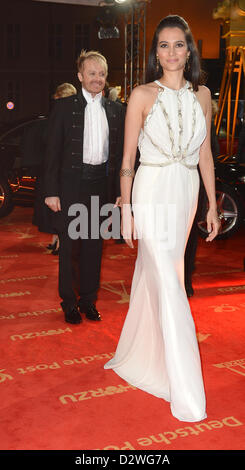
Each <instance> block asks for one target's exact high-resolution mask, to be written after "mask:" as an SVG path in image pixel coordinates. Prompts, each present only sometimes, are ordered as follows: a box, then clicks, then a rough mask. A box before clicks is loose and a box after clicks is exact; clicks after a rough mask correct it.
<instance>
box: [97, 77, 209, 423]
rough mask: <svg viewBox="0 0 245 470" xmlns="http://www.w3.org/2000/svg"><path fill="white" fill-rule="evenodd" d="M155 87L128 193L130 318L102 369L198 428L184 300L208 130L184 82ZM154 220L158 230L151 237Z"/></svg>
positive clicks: (200, 393) (191, 332) (194, 356)
mask: <svg viewBox="0 0 245 470" xmlns="http://www.w3.org/2000/svg"><path fill="white" fill-rule="evenodd" d="M156 83H157V84H158V86H159V89H158V96H157V99H156V102H155V103H154V105H153V107H152V109H151V111H150V113H149V115H148V116H147V118H146V121H145V124H144V129H142V130H141V134H140V137H139V149H140V155H141V156H140V162H141V165H140V167H139V168H138V171H137V173H136V176H135V180H134V185H133V194H132V202H133V211H134V218H135V227H136V232H137V234H138V238H139V240H138V255H137V260H136V264H135V271H134V276H133V281H132V287H131V296H130V304H129V310H128V314H127V317H126V319H125V323H124V326H123V329H122V332H121V336H120V340H119V343H118V346H117V350H116V353H115V356H114V358H113V359H111V360H110V361H109V362H107V363H106V364H105V366H104V367H105V369H113V370H114V371H115V372H116V373H117V374H118V375H119V376H120V377H122V378H123V379H125V380H126V381H127V382H128V383H130V384H132V385H134V386H136V387H138V388H139V389H141V390H144V391H146V392H148V393H151V394H152V395H155V396H156V397H159V398H163V399H164V400H167V401H169V402H170V403H171V412H172V414H173V415H174V416H175V417H176V418H177V419H179V420H180V421H201V420H203V419H204V418H206V413H205V406H206V402H205V392H204V387H203V379H202V372H201V363H200V356H199V349H198V343H197V338H196V331H195V325H194V322H193V318H192V315H191V311H190V307H189V302H188V299H187V296H186V293H185V286H184V252H185V246H186V242H187V239H188V235H189V231H190V228H191V225H192V222H193V218H194V215H195V211H196V206H197V198H198V191H199V175H198V171H197V168H196V167H197V164H198V160H199V149H200V145H201V144H202V142H203V141H204V139H205V137H206V122H205V117H204V114H203V111H202V108H201V105H200V103H199V102H198V100H197V98H196V96H195V93H194V92H193V89H192V86H191V84H190V83H189V82H186V84H185V86H184V87H183V88H181V89H180V90H172V89H170V88H167V87H165V86H163V85H162V84H161V83H160V82H158V81H156ZM154 209H156V211H155V212H154ZM154 214H157V218H158V222H159V218H160V220H161V222H163V228H162V231H161V230H160V229H158V232H157V234H156V230H155V231H154V230H153V232H151V231H150V232H151V234H150V235H149V233H148V232H149V228H150V227H153V226H154V223H155V222H156V219H155V218H154V217H155V215H154ZM171 216H173V217H172V219H171ZM171 220H172V228H171V230H170V234H169V232H168V227H167V225H168V223H171ZM169 221H170V222H169ZM174 221H175V222H176V223H174ZM170 226H171V224H170ZM152 233H153V235H152ZM154 234H155V235H154ZM175 239H176V240H175Z"/></svg>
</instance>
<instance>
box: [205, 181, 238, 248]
mask: <svg viewBox="0 0 245 470" xmlns="http://www.w3.org/2000/svg"><path fill="white" fill-rule="evenodd" d="M216 201H217V210H218V215H219V218H220V220H221V227H220V231H219V235H217V237H216V239H220V240H221V239H225V238H229V237H231V236H232V235H233V233H235V232H236V231H237V230H238V228H239V227H240V225H241V222H242V212H243V209H242V205H241V203H240V200H239V198H238V196H237V194H236V191H235V190H234V189H233V188H231V187H230V186H229V185H227V184H224V183H222V182H221V181H216ZM204 204H205V206H206V210H205V211H203V212H206V213H207V207H208V204H207V198H205V203H204ZM198 229H199V234H200V236H201V237H202V238H206V237H207V236H208V231H207V224H206V221H205V220H204V219H203V220H200V221H199V222H198Z"/></svg>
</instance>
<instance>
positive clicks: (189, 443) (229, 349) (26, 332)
mask: <svg viewBox="0 0 245 470" xmlns="http://www.w3.org/2000/svg"><path fill="white" fill-rule="evenodd" d="M31 217H32V209H30V208H16V209H15V210H14V212H13V213H12V214H10V215H9V216H8V217H7V218H5V219H1V221H0V228H1V235H0V240H1V254H0V303H1V308H0V325H1V330H0V331H1V333H0V335H1V341H0V344H1V366H0V367H1V369H0V392H1V401H0V420H1V431H0V433H1V436H0V446H1V449H5V450H14V449H17V450H18V449H22V450H28V449H33V450H38V449H42V450H48V449H56V450H59V449H64V450H68V449H131V450H132V449H137V450H154V449H165V450H166V451H168V450H176V449H180V450H183V449H184V450H187V449H211V450H215V449H217V450H222V449H234V450H235V449H237V450H238V449H244V442H245V386H244V385H245V346H244V345H245V315H244V313H245V298H244V292H245V273H244V271H243V257H244V256H245V250H244V229H242V230H241V231H240V232H239V233H238V234H236V235H235V236H234V237H233V238H232V239H230V240H227V241H215V242H213V243H212V244H206V243H205V241H203V240H201V239H200V240H199V246H198V252H197V260H196V271H195V274H194V277H193V286H194V289H195V295H194V297H193V298H192V299H191V300H190V302H191V307H192V311H193V316H194V319H195V323H196V328H197V333H198V339H199V342H200V351H201V358H202V364H203V374H204V383H205V388H206V395H207V414H208V418H207V419H206V420H205V421H203V422H201V423H196V424H195V423H183V422H179V421H178V420H176V419H175V418H174V417H173V416H172V415H171V413H170V410H169V404H168V403H166V402H164V401H163V400H160V399H158V398H155V397H153V396H151V395H148V394H147V393H145V392H142V391H139V390H137V389H134V388H133V387H132V386H130V385H128V384H127V383H126V382H124V381H123V380H122V379H120V378H119V377H118V376H117V375H116V374H114V372H113V371H105V370H104V369H103V365H104V363H105V362H107V360H108V359H109V358H110V357H111V355H112V353H113V352H114V350H115V347H116V344H117V341H118V337H119V333H120V331H121V327H122V325H123V321H124V318H125V315H126V312H127V308H128V300H129V293H130V284H131V278H132V274H133V268H134V261H135V256H136V249H134V251H132V250H130V249H129V248H128V247H127V246H126V245H117V244H115V243H114V241H109V242H106V243H105V248H104V257H103V266H102V287H101V289H100V292H99V300H98V303H97V305H98V307H99V310H100V312H101V314H102V317H103V321H102V322H101V323H93V322H90V321H88V320H86V319H85V318H84V321H83V323H82V324H81V325H75V326H73V325H69V324H68V323H65V322H64V319H63V313H62V311H61V308H60V299H59V297H58V294H57V271H58V269H57V268H58V260H57V257H55V256H52V255H50V254H48V252H47V250H46V248H45V247H46V245H47V244H48V243H49V242H50V236H49V235H46V234H41V233H39V232H38V231H37V230H36V228H35V227H34V226H32V224H31Z"/></svg>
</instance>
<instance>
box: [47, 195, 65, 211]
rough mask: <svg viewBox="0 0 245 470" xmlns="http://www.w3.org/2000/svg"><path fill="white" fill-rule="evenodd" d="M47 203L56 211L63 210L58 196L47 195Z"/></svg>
mask: <svg viewBox="0 0 245 470" xmlns="http://www.w3.org/2000/svg"><path fill="white" fill-rule="evenodd" d="M44 202H45V204H46V205H47V206H48V207H49V208H50V209H51V210H52V211H54V212H58V211H61V205H60V198H59V197H57V196H52V197H45V201H44Z"/></svg>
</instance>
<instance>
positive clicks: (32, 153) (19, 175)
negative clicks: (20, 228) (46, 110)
mask: <svg viewBox="0 0 245 470" xmlns="http://www.w3.org/2000/svg"><path fill="white" fill-rule="evenodd" d="M46 123H47V118H46V117H45V116H34V117H31V118H29V119H26V120H24V121H18V122H16V123H15V124H12V125H4V126H2V127H1V128H0V217H4V216H6V215H7V214H9V213H10V212H11V211H12V209H13V207H14V205H15V204H25V205H26V204H28V205H29V204H33V198H34V189H35V181H36V176H37V174H38V168H39V165H40V164H41V161H42V158H43V154H44V151H45V149H44V143H43V135H44V130H45V127H46Z"/></svg>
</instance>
